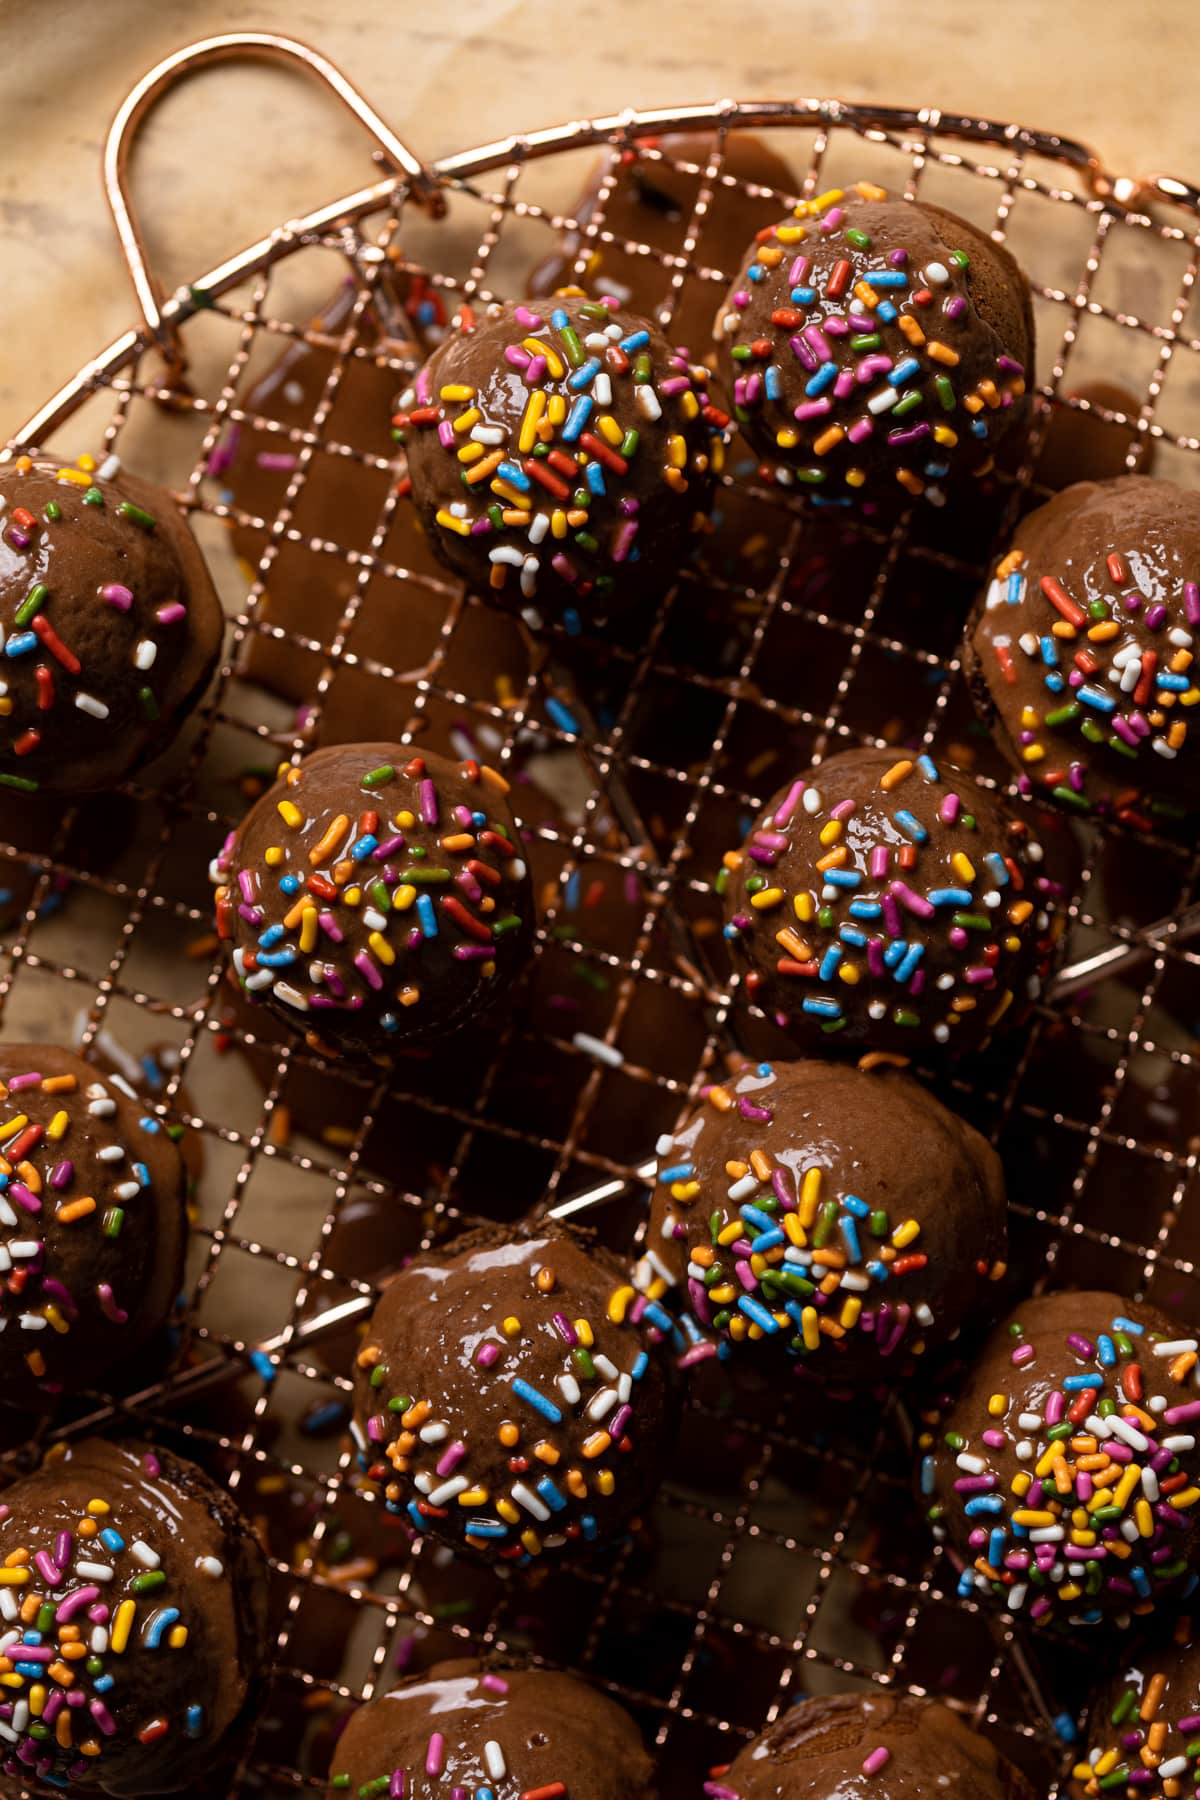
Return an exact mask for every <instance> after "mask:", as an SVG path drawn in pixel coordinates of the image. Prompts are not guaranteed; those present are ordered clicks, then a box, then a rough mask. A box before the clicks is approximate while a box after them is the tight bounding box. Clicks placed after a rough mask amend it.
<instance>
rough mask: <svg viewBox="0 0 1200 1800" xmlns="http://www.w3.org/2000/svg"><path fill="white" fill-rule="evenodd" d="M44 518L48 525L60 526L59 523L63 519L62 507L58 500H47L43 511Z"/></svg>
mask: <svg viewBox="0 0 1200 1800" xmlns="http://www.w3.org/2000/svg"><path fill="white" fill-rule="evenodd" d="M42 517H43V519H45V521H46V523H47V524H48V525H57V524H58V521H59V520H60V519H61V518H62V507H61V506H60V505H59V504H58V501H57V500H47V502H46V504H45V507H44V508H43V511H42Z"/></svg>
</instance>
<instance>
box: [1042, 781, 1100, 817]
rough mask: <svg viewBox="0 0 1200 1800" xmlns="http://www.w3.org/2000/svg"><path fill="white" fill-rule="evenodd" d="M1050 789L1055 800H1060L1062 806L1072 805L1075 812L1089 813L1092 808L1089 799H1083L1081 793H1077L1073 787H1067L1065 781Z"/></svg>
mask: <svg viewBox="0 0 1200 1800" xmlns="http://www.w3.org/2000/svg"><path fill="white" fill-rule="evenodd" d="M1050 791H1051V793H1052V794H1053V795H1054V798H1055V799H1056V800H1061V801H1062V802H1063V804H1064V806H1073V807H1074V808H1075V811H1076V812H1083V813H1089V812H1091V810H1092V803H1091V801H1090V800H1087V799H1085V798H1084V796H1083V795H1082V794H1077V793H1076V792H1075V789H1074V788H1073V787H1067V786H1066V784H1065V783H1063V784H1062V785H1061V786H1059V787H1056V788H1052V789H1051V790H1050Z"/></svg>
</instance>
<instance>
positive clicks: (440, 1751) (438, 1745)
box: [425, 1731, 446, 1775]
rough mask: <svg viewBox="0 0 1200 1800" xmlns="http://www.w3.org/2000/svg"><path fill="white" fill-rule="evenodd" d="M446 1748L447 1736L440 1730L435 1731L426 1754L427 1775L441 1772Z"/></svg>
mask: <svg viewBox="0 0 1200 1800" xmlns="http://www.w3.org/2000/svg"><path fill="white" fill-rule="evenodd" d="M445 1749H446V1740H445V1738H444V1737H443V1736H442V1734H441V1732H440V1731H435V1732H434V1734H433V1736H432V1737H431V1738H430V1740H429V1749H428V1751H427V1752H426V1755H425V1773H426V1774H427V1775H440V1774H441V1772H442V1764H443V1757H444V1753H445Z"/></svg>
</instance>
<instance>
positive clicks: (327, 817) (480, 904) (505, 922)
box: [212, 744, 533, 1056]
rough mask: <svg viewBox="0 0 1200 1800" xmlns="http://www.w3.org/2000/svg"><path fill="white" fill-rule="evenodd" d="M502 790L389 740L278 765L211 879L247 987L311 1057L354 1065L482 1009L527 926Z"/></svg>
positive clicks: (475, 766) (485, 776) (480, 770)
mask: <svg viewBox="0 0 1200 1800" xmlns="http://www.w3.org/2000/svg"><path fill="white" fill-rule="evenodd" d="M507 791H508V784H507V782H506V781H505V780H504V778H503V777H502V776H501V775H498V774H497V773H496V771H495V770H493V769H490V768H488V767H487V766H486V765H484V764H480V763H476V762H472V761H468V762H463V763H453V762H451V761H449V760H448V759H447V758H446V757H442V756H437V755H434V754H433V753H432V752H427V753H425V754H424V755H421V756H414V755H413V753H412V751H411V749H404V748H402V747H401V746H400V745H398V744H340V745H335V746H333V747H331V748H328V749H325V750H318V751H316V752H314V754H313V755H312V756H310V757H308V758H307V759H306V760H305V761H304V762H302V763H300V764H298V765H294V766H293V765H287V764H285V765H284V766H283V768H282V769H281V771H280V776H279V780H278V781H277V782H276V784H275V785H274V787H272V788H271V789H269V791H268V792H267V793H266V794H264V795H263V796H262V798H261V799H260V800H259V801H258V802H257V803H256V804H255V806H254V807H253V808H252V809H251V811H250V812H249V813H248V814H247V816H246V818H245V819H244V820H243V822H242V824H241V825H240V826H239V827H238V829H237V830H236V831H234V832H232V833H231V834H230V837H229V839H228V840H227V842H226V844H225V847H224V849H223V850H222V852H221V854H220V856H219V857H217V859H216V861H215V863H214V865H213V870H212V873H213V878H214V880H215V881H216V882H217V884H218V885H217V893H216V905H217V929H218V932H219V934H220V936H221V938H222V939H223V940H224V941H225V942H226V943H227V944H229V945H230V946H231V949H232V963H233V970H234V974H235V976H236V978H237V980H238V982H239V983H240V985H241V986H242V988H243V989H244V990H245V992H246V993H247V994H248V995H249V996H250V997H251V998H254V999H259V1000H262V1001H265V1002H266V1003H267V1004H268V1005H269V1006H270V1007H271V1009H272V1011H273V1012H275V1013H276V1014H278V1016H279V1017H280V1018H281V1019H283V1020H284V1022H285V1023H286V1024H288V1025H290V1026H291V1027H292V1029H293V1030H297V1031H304V1032H306V1034H307V1036H308V1037H309V1040H310V1042H311V1043H313V1044H314V1046H315V1047H317V1048H320V1049H323V1050H326V1051H334V1052H336V1051H346V1052H349V1053H351V1054H355V1055H360V1056H363V1055H366V1056H380V1055H386V1054H387V1052H388V1051H389V1050H392V1049H394V1048H397V1047H398V1046H400V1045H401V1044H413V1043H426V1042H429V1041H431V1040H434V1039H437V1038H440V1037H444V1036H445V1035H446V1034H447V1033H450V1032H453V1031H455V1030H457V1029H458V1028H459V1027H460V1026H461V1025H463V1024H465V1023H466V1022H467V1021H468V1020H469V1019H472V1018H475V1017H477V1016H478V1015H479V1014H480V1013H482V1012H483V1011H485V1010H486V1008H487V1007H488V1006H490V1005H491V1004H492V1003H493V1001H495V1000H496V999H498V998H499V996H500V995H501V994H503V993H504V991H505V990H506V988H507V987H508V986H509V985H510V983H511V982H512V980H513V979H514V977H515V976H516V974H517V972H518V971H519V969H520V968H521V967H522V965H523V963H524V960H525V957H526V954H527V952H528V949H529V945H530V941H531V936H532V929H533V904H532V897H531V891H530V883H529V877H528V872H527V870H526V867H525V863H524V860H523V859H522V857H521V855H520V851H519V847H518V842H517V830H516V825H515V823H514V821H513V818H512V814H511V813H510V812H509V809H508V804H507V801H506V799H505V795H506V793H507Z"/></svg>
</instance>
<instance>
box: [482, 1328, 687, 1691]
mask: <svg viewBox="0 0 1200 1800" xmlns="http://www.w3.org/2000/svg"><path fill="white" fill-rule="evenodd" d="M714 1347H715V1346H714ZM479 1685H480V1687H481V1688H486V1689H487V1691H488V1693H489V1694H507V1692H508V1683H507V1681H505V1680H504V1679H503V1677H502V1676H500V1675H483V1676H481V1677H480V1681H479Z"/></svg>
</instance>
